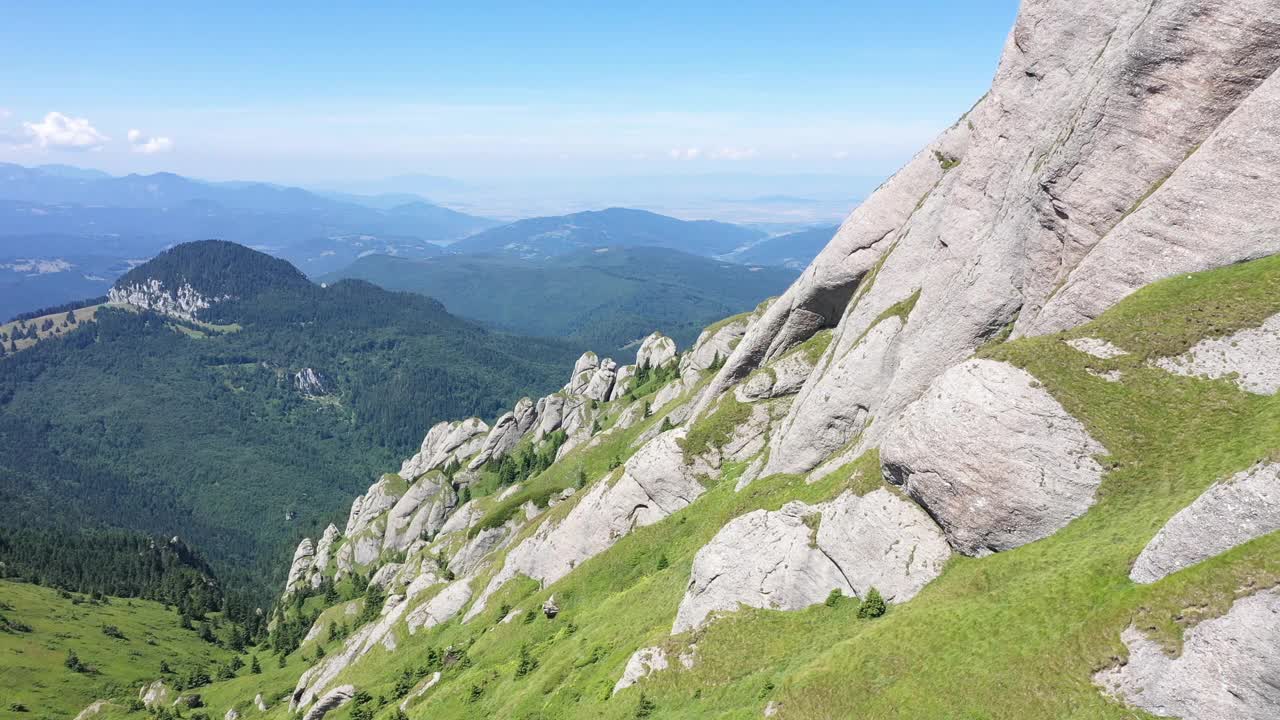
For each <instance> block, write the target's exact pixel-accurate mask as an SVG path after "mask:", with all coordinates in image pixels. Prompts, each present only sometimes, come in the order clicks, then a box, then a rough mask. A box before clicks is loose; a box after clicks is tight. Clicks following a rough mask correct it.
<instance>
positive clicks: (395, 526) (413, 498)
mask: <svg viewBox="0 0 1280 720" xmlns="http://www.w3.org/2000/svg"><path fill="white" fill-rule="evenodd" d="M447 484H448V483H447V482H446V481H445V479H444V476H443V475H440V474H439V473H436V474H435V477H432V476H430V475H424V476H422V477H420V478H419V479H418V480H417V482H415V483H413V484H412V485H410V486H409V489H408V490H406V491H405V493H404V495H401V496H400V499H399V500H396V503H395V505H392V506H391V510H390V511H389V512H388V513H387V518H386V529H385V530H384V531H383V537H382V547H383V548H384V549H387V550H404V549H405V548H407V547H408V546H409V543H411V542H413V541H414V540H416V539H418V537H419V535H418V534H415V533H412V532H410V525H411V524H412V523H413V521H414V518H415V517H416V516H417V515H418V512H419V511H420V510H421V509H422V508H423V506H424V505H426V506H428V507H430V504H431V502H432V501H434V500H435V499H436V498H437V497H438V496H439V495H440V492H441V490H442V488H443V487H444V486H445V485H447ZM451 490H452V489H451ZM419 532H421V531H419Z"/></svg>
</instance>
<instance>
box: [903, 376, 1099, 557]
mask: <svg viewBox="0 0 1280 720" xmlns="http://www.w3.org/2000/svg"><path fill="white" fill-rule="evenodd" d="M1103 452H1104V449H1103V447H1102V446H1101V445H1099V444H1098V443H1097V442H1096V441H1094V440H1093V439H1092V438H1091V437H1089V434H1088V433H1087V432H1086V431H1085V429H1084V427H1083V426H1082V425H1081V424H1080V423H1079V421H1077V420H1076V419H1075V418H1073V417H1071V416H1070V415H1069V414H1067V412H1066V411H1065V410H1063V409H1062V406H1061V405H1059V404H1058V402H1057V401H1056V400H1054V399H1053V397H1052V396H1050V395H1049V393H1048V392H1047V391H1045V390H1044V389H1042V388H1041V387H1040V385H1039V383H1038V382H1037V381H1036V379H1035V378H1034V377H1032V376H1031V375H1030V374H1029V373H1027V372H1026V371H1024V370H1019V369H1018V368H1015V367H1013V366H1012V365H1008V364H1005V363H999V362H994V361H991V360H970V361H968V362H965V363H962V364H960V365H957V366H956V367H954V368H952V369H951V370H949V371H947V372H946V373H945V374H943V375H942V376H941V377H939V378H938V380H937V381H936V382H934V383H933V385H931V386H930V387H929V390H928V391H927V392H926V393H925V395H924V397H922V398H921V399H920V400H919V401H918V402H916V403H915V404H913V405H912V406H910V407H909V408H908V409H907V411H906V412H905V413H903V414H902V416H901V418H900V420H899V421H898V423H897V424H896V425H895V426H894V427H893V429H892V430H891V431H890V432H889V434H888V436H887V437H886V438H885V440H884V445H883V447H882V448H881V460H882V462H883V463H884V468H885V473H886V477H887V478H888V479H889V481H890V482H892V483H893V484H895V485H900V486H902V487H903V489H905V490H906V491H907V493H908V494H909V495H911V497H913V498H915V500H916V501H917V502H919V503H920V504H921V505H922V506H924V508H925V509H926V510H928V511H929V514H930V515H932V516H933V517H934V519H936V520H937V521H938V523H939V524H941V525H942V528H943V530H945V531H946V533H947V539H948V540H949V541H950V542H951V544H952V546H954V547H955V548H956V549H957V550H959V551H960V552H962V553H965V554H966V555H984V554H987V553H991V552H999V551H1001V550H1009V549H1011V548H1015V547H1018V546H1019V545H1022V544H1025V543H1028V542H1031V541H1033V540H1039V539H1040V538H1042V537H1046V536H1048V535H1050V534H1052V533H1054V532H1056V531H1057V530H1059V529H1061V528H1062V527H1063V526H1064V525H1066V524H1067V523H1068V522H1070V521H1071V520H1072V519H1073V518H1075V517H1077V516H1079V515H1080V514H1081V513H1083V512H1084V511H1085V510H1087V509H1088V508H1089V506H1090V505H1092V504H1093V499H1094V491H1095V490H1096V489H1097V487H1098V484H1099V483H1100V482H1101V481H1102V467H1101V466H1099V465H1098V463H1097V461H1096V460H1094V459H1093V456H1094V455H1098V454H1100V453H1103Z"/></svg>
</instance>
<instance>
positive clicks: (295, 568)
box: [284, 538, 316, 595]
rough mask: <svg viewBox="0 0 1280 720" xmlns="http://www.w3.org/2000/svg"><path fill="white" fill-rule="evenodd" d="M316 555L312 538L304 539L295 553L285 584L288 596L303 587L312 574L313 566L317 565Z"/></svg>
mask: <svg viewBox="0 0 1280 720" xmlns="http://www.w3.org/2000/svg"><path fill="white" fill-rule="evenodd" d="M315 555H316V549H315V546H314V545H312V544H311V538H303V539H302V542H300V543H298V549H297V550H295V551H294V553H293V564H292V565H290V566H289V576H288V579H287V580H285V583H284V592H285V594H286V595H288V594H289V593H292V592H293V591H295V590H298V589H300V588H301V587H302V586H303V584H304V583H305V581H306V579H307V577H308V576H309V574H310V572H311V566H312V565H313V564H314V563H315Z"/></svg>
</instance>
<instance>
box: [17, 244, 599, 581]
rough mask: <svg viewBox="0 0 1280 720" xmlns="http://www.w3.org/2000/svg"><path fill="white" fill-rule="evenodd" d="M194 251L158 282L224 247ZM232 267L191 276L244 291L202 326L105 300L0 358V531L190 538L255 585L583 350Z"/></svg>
mask: <svg viewBox="0 0 1280 720" xmlns="http://www.w3.org/2000/svg"><path fill="white" fill-rule="evenodd" d="M192 249H194V250H195V253H194V254H193V255H192V257H188V258H186V259H185V260H184V259H183V258H182V257H181V254H180V255H179V257H178V258H177V261H181V263H189V265H185V266H183V265H182V264H181V263H179V264H176V265H175V264H174V263H175V259H174V258H173V253H170V255H169V256H167V258H166V259H164V260H162V261H161V263H160V264H159V265H157V266H156V267H155V270H154V275H155V276H156V277H161V278H168V277H171V273H174V272H177V268H180V267H185V268H186V270H184V272H186V271H190V270H192V269H195V268H198V267H204V268H206V269H207V268H208V267H209V265H208V264H204V265H201V263H204V262H205V261H206V260H207V258H205V257H203V255H201V257H202V259H201V260H200V261H199V262H197V261H195V260H194V259H192V258H193V257H194V256H195V255H200V254H207V253H209V252H211V251H212V249H211V248H210V247H204V248H202V247H201V244H196V245H194V246H182V247H181V248H179V250H183V251H184V252H186V251H188V250H192ZM241 250H243V249H241ZM174 252H175V253H176V252H177V251H174ZM246 252H252V251H246ZM226 271H227V275H228V276H234V277H231V278H229V279H226V280H225V281H224V279H223V278H219V277H217V276H207V277H203V279H200V280H197V281H198V282H200V283H201V287H202V289H204V290H205V291H206V292H208V293H209V294H211V295H231V294H233V292H231V291H234V292H235V293H246V294H249V295H251V296H250V297H246V298H244V299H238V300H226V301H223V302H219V303H214V304H213V305H212V307H210V308H208V309H207V310H205V311H201V315H200V319H199V320H197V321H188V320H180V319H176V318H172V317H166V316H163V315H159V314H156V313H153V312H143V311H138V310H137V309H136V308H130V307H128V306H105V307H103V308H101V309H99V311H98V312H97V317H96V321H93V322H81V323H79V324H78V325H77V328H76V329H74V330H72V331H71V332H69V333H68V334H66V335H64V336H61V337H58V338H53V339H49V340H47V341H44V342H41V343H39V344H38V345H35V346H33V347H31V348H30V349H27V350H23V351H21V352H19V353H14V354H11V355H9V356H7V357H4V358H2V359H0V505H2V506H3V507H5V508H6V512H5V513H4V514H3V517H0V526H5V527H10V528H13V527H21V526H46V527H47V526H55V527H62V528H78V527H82V526H87V527H112V528H123V529H132V530H140V531H144V532H147V533H152V534H156V535H160V536H163V537H169V536H172V535H179V536H181V537H182V538H183V539H184V540H186V541H188V542H190V543H191V544H192V545H193V546H194V547H196V548H197V549H199V550H200V551H202V552H205V553H207V555H208V557H209V559H210V562H211V563H212V564H213V566H214V568H215V570H216V571H217V574H218V575H219V577H220V578H221V579H222V580H223V581H224V582H225V583H226V584H228V585H229V586H231V587H237V588H256V589H257V590H258V592H261V590H262V589H263V588H265V587H267V585H268V581H269V579H274V580H278V577H273V576H278V574H279V573H280V572H281V571H280V570H278V567H279V563H280V562H281V561H282V559H283V557H284V555H285V554H286V553H287V550H288V548H289V547H290V546H291V544H292V543H293V542H294V541H295V540H296V537H297V535H298V534H300V533H304V532H313V531H314V530H315V529H316V528H319V527H323V524H324V523H325V522H328V521H329V520H331V519H334V518H335V517H336V514H337V513H340V512H341V511H342V507H343V506H344V505H345V504H346V503H347V501H349V499H350V497H351V495H352V494H353V493H355V492H356V491H358V490H359V489H360V488H361V487H363V486H364V485H367V484H368V481H369V479H370V478H372V477H374V476H375V475H376V473H378V472H379V471H380V470H381V469H382V468H384V467H386V465H387V464H388V463H391V462H393V461H394V460H395V459H396V458H398V457H401V456H403V455H405V454H407V453H408V452H409V451H410V450H411V448H412V447H413V446H414V445H415V444H416V443H417V442H418V441H419V440H420V439H421V436H422V433H423V432H424V430H425V428H427V427H429V426H430V425H431V424H432V423H434V422H436V421H437V420H440V419H443V418H447V417H456V416H459V415H461V416H469V415H477V416H480V417H484V418H489V419H491V418H492V417H493V416H494V415H496V414H497V413H498V412H499V411H500V410H501V409H502V408H504V407H508V406H509V405H510V404H511V403H512V402H514V401H515V400H516V399H517V398H519V397H520V396H521V395H524V394H528V393H534V392H540V391H546V390H549V389H551V388H552V387H554V386H556V385H557V384H558V381H559V380H560V378H561V376H562V375H563V374H564V368H566V367H568V366H569V365H570V363H571V361H572V357H573V356H574V355H575V353H573V352H571V351H570V349H569V348H568V347H567V346H565V345H562V344H559V343H557V342H554V341H549V340H535V339H529V338H516V337H512V336H507V335H502V334H497V333H492V332H489V331H486V330H484V329H481V328H479V327H476V326H475V325H473V324H470V323H468V322H466V321H464V320H460V319H458V318H456V317H453V316H452V315H449V314H448V313H447V312H445V310H444V308H443V307H442V306H441V305H440V304H439V303H437V302H435V301H434V300H431V299H429V298H425V297H422V296H420V295H413V294H408V293H392V292H388V291H385V290H382V289H380V288H377V287H375V286H373V285H370V284H368V283H363V282H358V281H349V282H342V283H338V284H336V285H333V286H331V287H328V288H320V287H319V286H316V285H312V284H310V283H309V282H307V281H305V280H304V279H301V278H300V276H299V275H298V274H297V273H296V271H294V270H292V268H289V266H288V265H287V263H283V262H282V261H278V260H274V259H271V258H268V257H267V256H265V255H262V254H261V253H256V252H252V254H250V255H244V257H243V258H242V262H240V263H238V264H233V265H231V266H228V267H227V268H226ZM130 277H131V278H134V279H136V278H149V277H152V272H151V270H150V269H149V267H148V266H143V267H142V268H139V269H138V271H135V273H134V274H133V275H131V276H130ZM288 279H292V280H288ZM285 280H288V281H287V282H286V281H285ZM251 288H257V290H258V292H257V293H256V294H252V293H249V292H248V290H249V289H251Z"/></svg>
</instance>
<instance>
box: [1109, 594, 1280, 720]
mask: <svg viewBox="0 0 1280 720" xmlns="http://www.w3.org/2000/svg"><path fill="white" fill-rule="evenodd" d="M1120 637H1121V639H1122V640H1123V641H1124V644H1125V645H1126V646H1128V648H1129V659H1128V661H1127V662H1125V664H1123V665H1120V666H1119V667H1115V668H1111V669H1108V670H1104V671H1102V672H1100V673H1098V674H1097V675H1095V676H1094V681H1095V682H1096V683H1097V684H1098V685H1100V686H1101V687H1102V688H1103V689H1104V690H1105V691H1106V692H1107V693H1108V694H1110V695H1113V696H1115V697H1116V698H1118V699H1120V700H1122V701H1124V702H1126V703H1128V704H1129V705H1132V706H1134V707H1137V708H1140V709H1142V710H1145V711H1147V712H1149V713H1151V714H1152V715H1157V716H1159V717H1180V718H1185V719H1187V720H1193V719H1203V720H1274V718H1277V717H1280V591H1277V590H1274V589H1272V590H1266V591H1264V592H1260V593H1258V594H1256V595H1251V596H1249V597H1243V598H1240V599H1238V600H1236V601H1235V604H1233V605H1232V606H1231V610H1230V611H1228V612H1227V614H1226V615H1223V616H1222V617H1217V618H1213V619H1211V620H1205V621H1204V622H1201V623H1200V624H1198V625H1196V626H1194V627H1192V628H1190V629H1188V630H1187V631H1186V632H1185V635H1184V639H1183V644H1182V653H1181V654H1180V655H1178V656H1177V657H1170V656H1169V654H1168V653H1166V652H1165V650H1164V648H1163V647H1161V646H1160V644H1159V643H1157V642H1154V641H1152V640H1148V639H1147V637H1146V636H1145V635H1143V634H1142V632H1141V631H1140V630H1138V629H1136V628H1134V627H1129V628H1128V629H1127V630H1125V631H1124V633H1123V634H1122V635H1121V636H1120Z"/></svg>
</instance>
